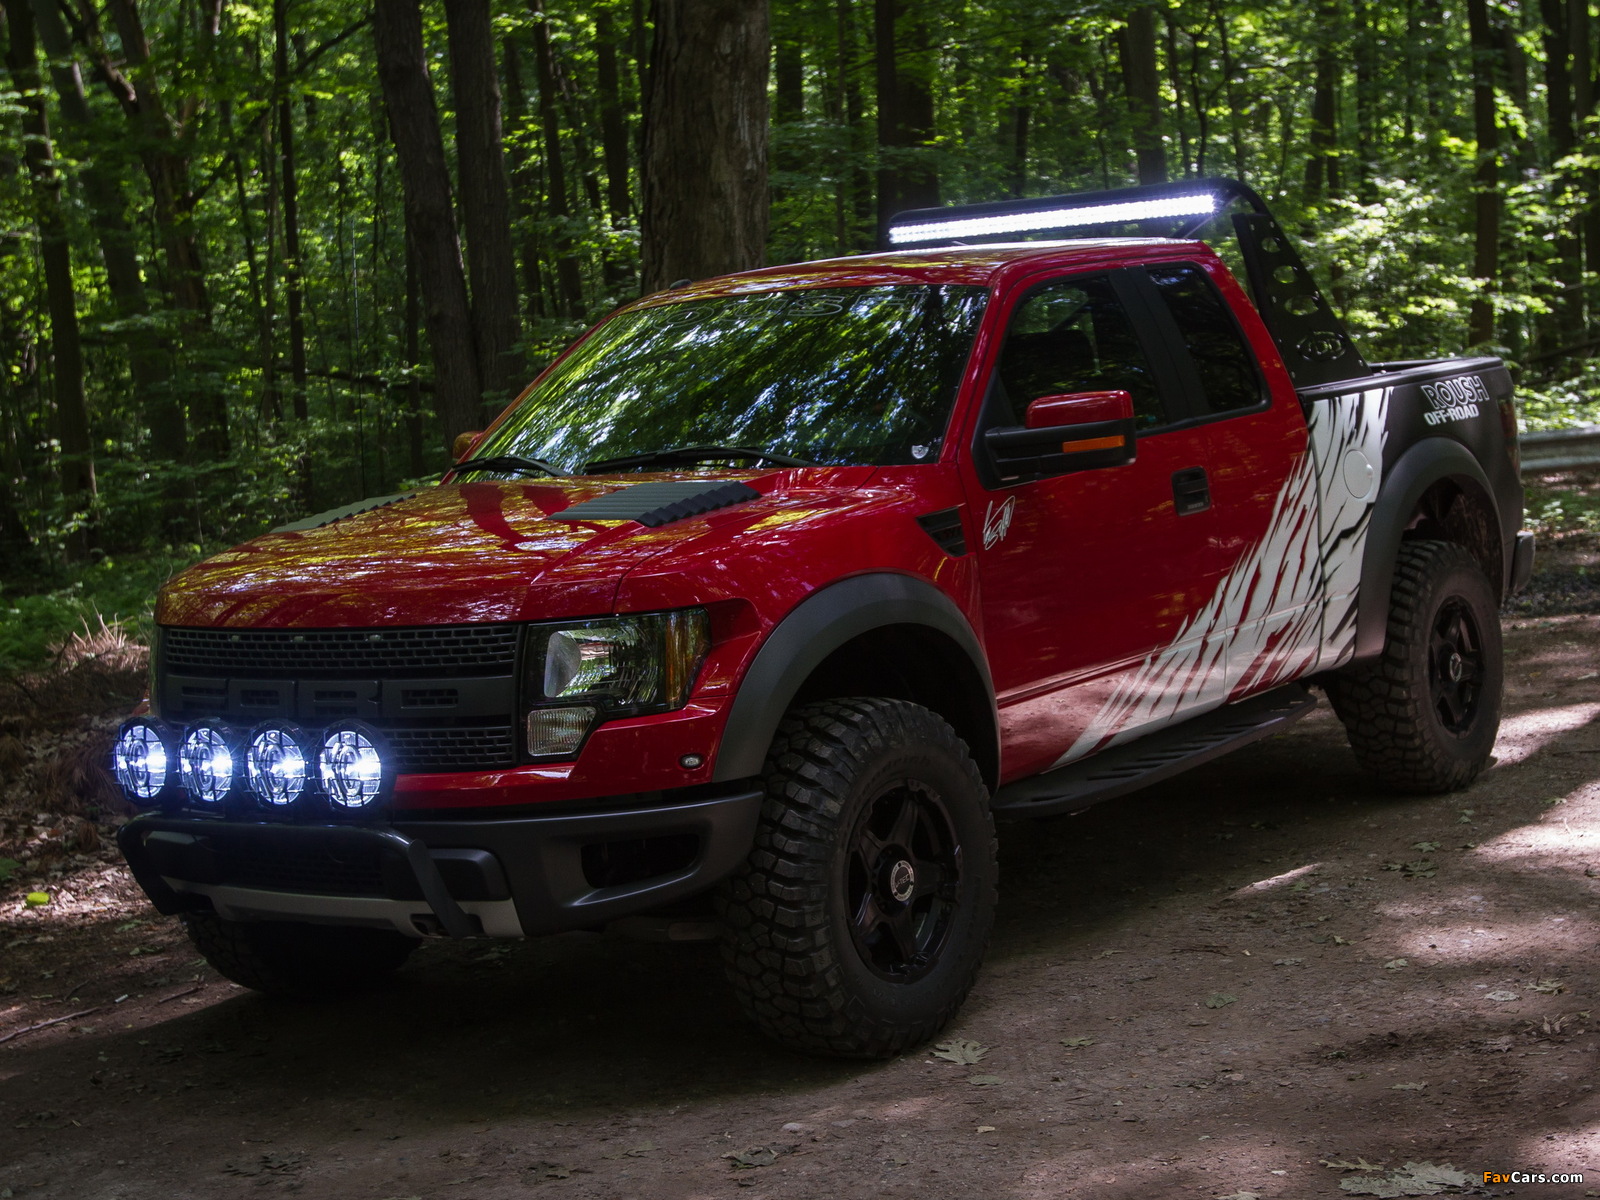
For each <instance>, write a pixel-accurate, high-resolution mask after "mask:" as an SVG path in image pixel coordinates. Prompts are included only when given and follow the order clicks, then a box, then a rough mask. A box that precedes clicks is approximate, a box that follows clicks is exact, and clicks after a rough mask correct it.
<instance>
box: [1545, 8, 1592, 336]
mask: <svg viewBox="0 0 1600 1200" xmlns="http://www.w3.org/2000/svg"><path fill="white" fill-rule="evenodd" d="M1539 13H1540V16H1541V17H1542V18H1543V20H1544V27H1545V32H1544V91H1545V128H1546V130H1547V131H1548V133H1549V137H1550V162H1549V164H1548V165H1549V167H1550V169H1551V171H1552V172H1554V171H1555V167H1556V164H1557V163H1559V162H1560V161H1561V160H1562V159H1564V158H1566V157H1567V155H1569V154H1571V153H1572V147H1573V130H1572V72H1571V66H1570V60H1571V57H1572V47H1571V45H1570V43H1569V42H1568V39H1567V12H1566V4H1565V3H1564V0H1540V3H1539ZM1570 188H1571V181H1570V179H1558V182H1557V191H1556V195H1557V196H1558V197H1561V196H1565V195H1566V194H1567V193H1568V192H1569V190H1570ZM1555 251H1556V261H1555V276H1556V282H1557V284H1558V285H1559V286H1560V288H1561V294H1560V296H1559V297H1558V298H1557V301H1556V329H1555V337H1554V341H1555V344H1556V345H1564V344H1565V343H1567V342H1569V341H1571V340H1572V339H1573V338H1574V337H1575V336H1576V335H1577V334H1578V333H1579V331H1581V330H1582V329H1583V328H1584V311H1583V310H1584V296H1583V258H1582V254H1583V242H1582V240H1581V239H1580V237H1579V230H1578V229H1576V228H1573V227H1571V226H1569V225H1566V223H1565V222H1563V226H1562V228H1561V229H1560V230H1559V231H1558V232H1557V234H1556V240H1555Z"/></svg>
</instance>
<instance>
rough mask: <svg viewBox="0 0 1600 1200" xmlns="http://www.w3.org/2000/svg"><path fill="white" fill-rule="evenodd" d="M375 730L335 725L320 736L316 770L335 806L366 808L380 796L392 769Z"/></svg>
mask: <svg viewBox="0 0 1600 1200" xmlns="http://www.w3.org/2000/svg"><path fill="white" fill-rule="evenodd" d="M380 742H381V738H380V737H379V735H378V733H377V732H376V731H375V730H373V729H371V728H369V727H367V726H365V725H361V724H356V723H351V724H347V725H335V726H333V728H331V729H329V730H328V732H327V733H326V734H324V735H323V738H322V749H321V750H320V751H319V752H318V754H317V772H318V774H319V776H320V777H321V779H322V790H323V792H325V793H326V794H327V797H328V802H329V803H330V804H332V805H333V806H334V807H335V808H344V809H358V808H367V807H369V806H370V805H372V804H374V803H376V802H377V801H378V800H380V799H382V797H383V795H384V793H386V792H387V791H388V790H389V786H390V784H391V783H392V782H393V779H394V770H393V768H392V767H391V765H390V763H389V762H388V761H387V760H388V755H387V754H385V749H386V748H385V747H383V746H382V745H381V744H380Z"/></svg>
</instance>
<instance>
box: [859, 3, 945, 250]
mask: <svg viewBox="0 0 1600 1200" xmlns="http://www.w3.org/2000/svg"><path fill="white" fill-rule="evenodd" d="M872 28H873V58H874V61H875V63H876V67H877V80H878V155H879V167H878V235H879V239H880V241H881V240H882V238H883V236H884V235H885V233H886V232H887V230H888V228H889V222H890V221H891V220H892V219H893V217H894V215H895V214H896V213H898V212H903V211H904V210H906V209H908V208H932V207H934V206H935V205H937V204H938V203H939V173H938V170H937V169H936V168H935V167H934V166H933V164H932V163H931V162H928V161H926V160H925V159H918V158H916V157H914V156H913V154H911V153H908V151H913V150H914V149H915V148H917V147H925V146H928V145H931V144H932V142H933V140H934V134H935V131H934V128H933V81H932V78H931V63H930V58H929V47H928V26H927V21H926V18H925V17H924V16H923V14H922V12H921V10H920V9H916V8H908V7H907V5H906V4H905V2H904V0H875V3H874V4H873V23H872ZM902 35H903V36H902Z"/></svg>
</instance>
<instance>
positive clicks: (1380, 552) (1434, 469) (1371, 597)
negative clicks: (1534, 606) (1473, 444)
mask: <svg viewBox="0 0 1600 1200" xmlns="http://www.w3.org/2000/svg"><path fill="white" fill-rule="evenodd" d="M1442 479H1451V480H1455V481H1456V482H1458V483H1462V482H1465V483H1471V484H1473V485H1474V486H1475V487H1476V489H1477V491H1478V492H1479V493H1480V494H1481V498H1482V500H1483V502H1484V503H1485V504H1487V505H1488V506H1489V511H1490V514H1491V515H1492V516H1493V517H1494V521H1495V528H1497V529H1498V528H1499V523H1500V508H1499V505H1497V504H1496V503H1495V499H1494V488H1493V487H1491V486H1490V484H1489V477H1488V476H1487V475H1485V474H1484V471H1483V467H1482V466H1480V465H1479V463H1478V460H1477V459H1476V458H1474V457H1473V455H1472V451H1470V450H1468V449H1467V448H1466V447H1465V446H1463V445H1462V444H1461V443H1460V442H1456V441H1451V440H1450V439H1449V438H1442V437H1432V438H1424V439H1423V440H1422V441H1420V442H1418V443H1417V444H1416V445H1414V446H1412V447H1411V448H1410V449H1409V450H1407V451H1406V452H1405V453H1404V454H1402V455H1401V456H1400V458H1399V460H1398V461H1397V462H1396V463H1395V464H1394V467H1393V468H1392V469H1391V470H1390V471H1389V472H1388V474H1387V475H1385V476H1384V480H1383V484H1382V486H1381V487H1380V488H1379V491H1378V500H1377V503H1375V504H1374V505H1373V506H1372V513H1371V516H1370V517H1369V518H1368V525H1367V530H1368V532H1367V544H1366V547H1365V549H1364V550H1363V551H1362V556H1361V594H1360V598H1359V601H1358V604H1357V608H1356V647H1355V661H1356V662H1362V661H1366V660H1370V659H1374V658H1377V657H1378V656H1379V655H1381V654H1382V653H1383V648H1384V645H1385V644H1386V643H1387V641H1388V628H1389V592H1390V589H1391V588H1392V587H1393V586H1394V565H1395V561H1396V560H1397V559H1398V558H1399V556H1400V543H1401V541H1402V540H1403V539H1404V537H1405V531H1406V523H1407V522H1408V520H1409V519H1410V517H1411V514H1412V513H1413V512H1415V511H1416V507H1417V503H1418V502H1419V501H1420V500H1421V499H1422V495H1423V493H1424V492H1426V491H1427V490H1428V489H1429V488H1430V487H1432V486H1433V485H1434V484H1436V483H1438V482H1439V481H1440V480H1442ZM1502 574H1504V571H1502ZM1492 582H1493V583H1494V584H1495V586H1496V587H1497V588H1500V587H1503V585H1504V583H1505V580H1504V579H1498V580H1493V581H1492Z"/></svg>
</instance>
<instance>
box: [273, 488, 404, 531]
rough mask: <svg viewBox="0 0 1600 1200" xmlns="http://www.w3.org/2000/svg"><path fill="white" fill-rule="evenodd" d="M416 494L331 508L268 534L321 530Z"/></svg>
mask: <svg viewBox="0 0 1600 1200" xmlns="http://www.w3.org/2000/svg"><path fill="white" fill-rule="evenodd" d="M416 494H417V493H415V492H401V493H400V494H399V495H397V496H378V497H377V498H375V499H372V500H357V501H356V502H355V503H354V504H346V505H343V506H341V507H339V508H330V509H329V510H328V511H327V512H322V513H318V514H317V515H316V516H314V517H301V518H300V520H298V521H290V522H289V523H288V524H287V525H279V526H278V527H277V528H276V529H269V530H268V531H267V532H268V533H300V532H301V531H303V530H306V529H321V528H322V527H323V526H324V525H332V524H333V523H334V522H335V521H342V520H344V519H345V518H346V517H353V516H355V515H356V514H358V513H364V512H371V511H372V510H373V509H375V508H383V507H385V506H386V505H389V504H396V503H398V502H399V501H401V500H409V499H411V497H413V496H415V495H416Z"/></svg>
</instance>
